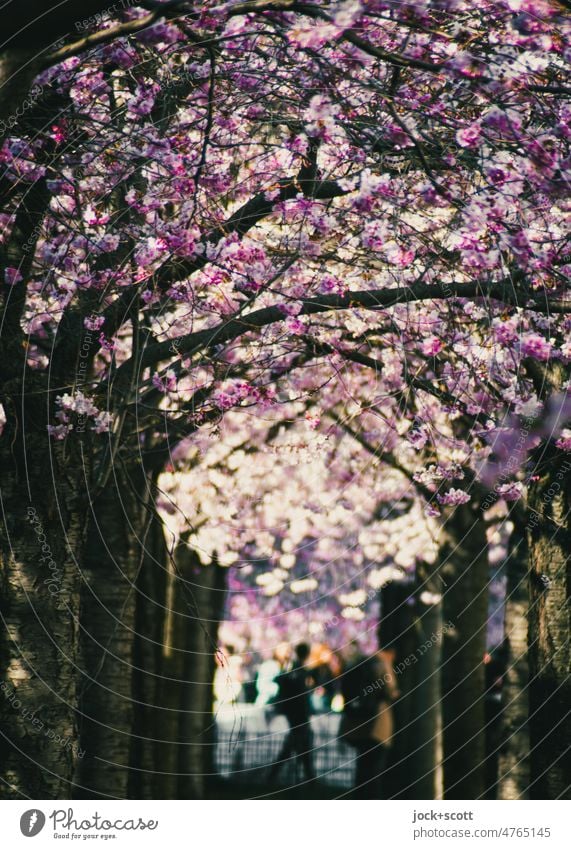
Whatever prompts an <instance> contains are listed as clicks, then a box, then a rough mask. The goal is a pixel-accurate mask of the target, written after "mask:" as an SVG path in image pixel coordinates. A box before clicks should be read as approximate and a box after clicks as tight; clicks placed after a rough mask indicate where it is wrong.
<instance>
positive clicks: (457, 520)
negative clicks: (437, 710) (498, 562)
mask: <svg viewBox="0 0 571 849" xmlns="http://www.w3.org/2000/svg"><path fill="white" fill-rule="evenodd" d="M444 531H445V542H444V545H443V548H442V558H441V569H440V574H441V576H442V578H443V580H444V582H445V586H444V592H443V602H442V615H443V619H444V622H445V623H447V622H450V623H452V626H453V627H452V628H451V629H448V630H447V631H446V632H445V634H444V639H443V643H442V678H441V680H442V734H443V750H444V764H443V767H444V797H445V799H477V798H479V797H480V796H482V795H483V793H484V789H485V787H484V785H485V779H484V758H485V735H484V690H485V676H484V664H483V658H484V653H485V650H486V623H487V618H488V593H487V585H488V551H487V539H486V531H485V526H484V523H483V522H482V520H481V518H480V516H479V515H478V514H477V513H475V512H474V509H473V507H471V506H470V505H469V504H468V505H462V506H459V507H457V508H456V509H455V511H454V512H453V513H452V514H451V516H450V518H449V520H448V521H447V523H446V527H445V529H444Z"/></svg>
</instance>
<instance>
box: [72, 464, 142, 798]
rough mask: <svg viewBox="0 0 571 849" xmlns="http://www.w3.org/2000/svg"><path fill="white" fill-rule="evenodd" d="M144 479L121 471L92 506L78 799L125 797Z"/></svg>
mask: <svg viewBox="0 0 571 849" xmlns="http://www.w3.org/2000/svg"><path fill="white" fill-rule="evenodd" d="M135 492H137V493H140V498H141V499H144V498H145V480H144V479H143V476H142V474H141V475H139V474H134V475H133V477H130V478H128V477H127V475H126V474H123V473H119V472H118V471H117V470H116V474H115V476H114V477H112V479H111V480H110V481H109V483H108V485H107V486H106V487H105V490H104V491H103V492H102V493H101V494H100V495H99V497H98V498H97V499H96V501H95V503H94V504H93V505H92V515H91V520H90V524H89V534H88V539H87V545H86V550H85V556H84V560H83V569H82V579H83V582H82V588H81V609H82V615H81V667H80V674H81V682H80V714H79V719H80V724H81V746H82V749H84V750H85V756H84V758H83V759H82V760H81V761H80V763H79V767H78V774H77V783H78V796H79V797H80V798H98V797H101V798H116V799H125V798H127V797H128V784H129V765H130V752H131V745H132V733H133V722H134V712H135V700H134V698H133V690H132V687H133V669H134V666H133V663H134V658H133V649H134V642H135V609H136V596H137V580H138V576H139V571H140V569H141V568H142V564H143V559H144V547H145V527H146V521H145V520H146V518H147V517H146V514H145V510H144V507H143V505H142V504H141V503H140V501H139V500H138V498H137V497H136V496H135Z"/></svg>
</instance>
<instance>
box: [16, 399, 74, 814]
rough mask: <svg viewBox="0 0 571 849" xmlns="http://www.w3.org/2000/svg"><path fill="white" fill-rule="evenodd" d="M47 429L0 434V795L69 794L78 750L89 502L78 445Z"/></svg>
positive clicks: (44, 796) (58, 796)
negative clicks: (82, 560)
mask: <svg viewBox="0 0 571 849" xmlns="http://www.w3.org/2000/svg"><path fill="white" fill-rule="evenodd" d="M27 412H28V413H31V412H32V411H31V409H30V407H28V410H27ZM20 425H21V423H20V424H19V425H18V426H20ZM41 430H43V433H41V432H40V433H34V432H29V433H26V439H25V441H24V439H23V438H22V437H21V433H20V435H17V434H15V433H14V432H12V428H11V426H10V424H9V425H7V426H6V428H5V429H4V432H3V434H2V436H1V437H0V465H1V467H2V489H1V492H0V499H1V503H2V521H1V523H0V605H1V608H0V615H1V619H2V628H1V634H0V670H1V677H0V729H1V733H0V779H1V780H0V797H2V798H7V799H10V798H17V799H22V798H30V799H68V798H71V792H72V778H73V772H74V767H75V764H76V762H77V759H78V757H79V756H80V751H79V749H78V740H77V727H76V718H75V711H76V706H77V698H76V677H75V666H76V662H77V654H78V614H79V573H78V566H77V564H78V559H79V554H80V551H81V548H82V542H83V533H84V526H85V506H84V505H83V506H82V501H81V498H80V483H79V480H78V475H77V474H75V473H74V472H73V464H76V467H77V469H78V470H80V469H81V467H80V464H79V458H78V457H77V456H75V454H76V452H75V450H74V448H73V446H72V445H68V446H66V447H63V446H62V445H54V444H53V443H52V444H50V442H49V437H48V434H47V431H45V430H44V429H43V428H41ZM70 467H71V471H69V469H70ZM64 470H68V471H64ZM85 471H87V472H88V470H85Z"/></svg>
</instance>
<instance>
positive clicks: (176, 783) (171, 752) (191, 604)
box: [155, 542, 226, 799]
mask: <svg viewBox="0 0 571 849" xmlns="http://www.w3.org/2000/svg"><path fill="white" fill-rule="evenodd" d="M174 559H175V563H174V568H175V569H176V571H174V570H173V571H171V574H170V576H169V584H170V586H169V592H168V595H167V599H168V610H167V619H166V621H165V640H164V647H163V687H162V691H163V698H162V703H161V707H162V711H160V712H159V729H160V736H161V744H160V750H159V774H158V775H157V785H156V789H155V794H156V797H157V798H158V797H159V796H160V797H161V798H171V799H200V798H204V796H205V793H206V789H207V785H208V778H209V776H211V775H212V773H213V761H214V758H213V747H214V742H215V734H214V717H213V710H212V703H213V692H212V685H213V679H214V670H215V660H214V654H215V650H216V639H217V632H218V626H219V623H220V620H221V618H222V614H223V608H224V594H225V582H226V572H225V570H224V569H223V568H221V567H220V566H218V565H217V563H216V562H214V563H212V564H211V565H210V566H202V565H201V564H200V561H199V559H198V557H197V555H196V553H195V552H194V551H193V550H192V549H191V548H189V547H188V545H187V544H186V543H185V542H181V544H180V545H179V546H178V547H177V550H176V552H175V558H174Z"/></svg>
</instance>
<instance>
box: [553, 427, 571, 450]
mask: <svg viewBox="0 0 571 849" xmlns="http://www.w3.org/2000/svg"><path fill="white" fill-rule="evenodd" d="M555 445H556V447H557V448H559V450H560V451H571V429H570V428H567V427H566V428H564V429H563V430H562V431H561V434H560V436H559V439H558V440H557V441H556V443H555Z"/></svg>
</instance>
